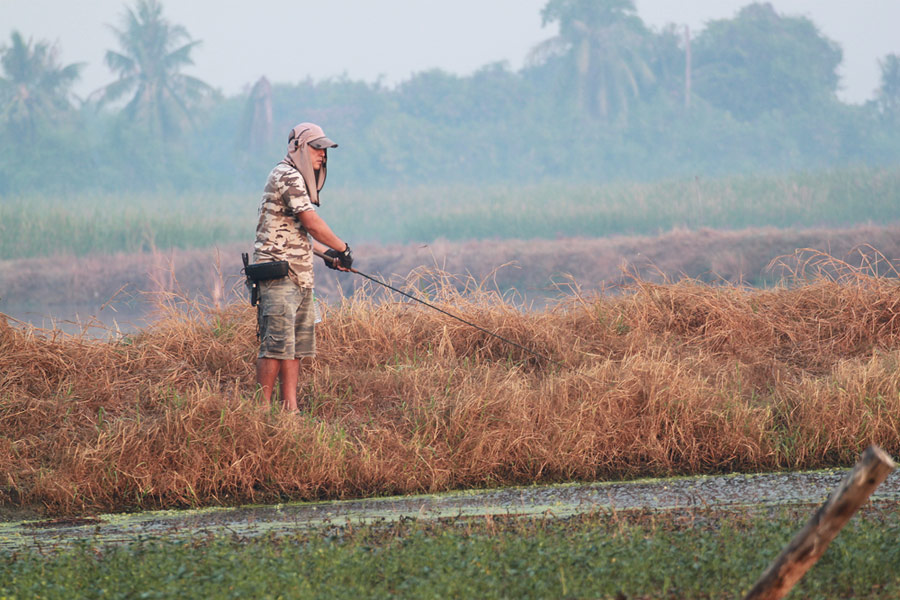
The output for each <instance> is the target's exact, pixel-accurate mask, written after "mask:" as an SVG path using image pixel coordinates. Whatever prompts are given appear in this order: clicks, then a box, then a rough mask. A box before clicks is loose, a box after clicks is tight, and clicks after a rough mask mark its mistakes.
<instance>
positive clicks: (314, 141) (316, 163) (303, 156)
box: [288, 123, 337, 206]
mask: <svg viewBox="0 0 900 600" xmlns="http://www.w3.org/2000/svg"><path fill="white" fill-rule="evenodd" d="M328 148H337V144H335V143H334V142H333V141H331V140H330V139H328V137H326V136H325V132H324V131H322V128H321V127H319V126H318V125H316V124H315V123H300V124H299V125H297V126H296V127H294V128H293V129H291V133H290V135H288V158H290V160H291V162H292V163H293V164H294V166H295V167H296V168H297V170H298V171H300V174H301V175H303V180H304V181H305V182H306V188H307V191H308V192H309V197H310V200H312V202H313V204H315V205H317V206H318V204H319V190H321V189H322V186H324V185H325V176H326V171H327V166H326V165H327V164H328Z"/></svg>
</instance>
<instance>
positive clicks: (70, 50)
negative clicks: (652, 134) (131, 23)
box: [0, 0, 900, 102]
mask: <svg viewBox="0 0 900 600" xmlns="http://www.w3.org/2000/svg"><path fill="white" fill-rule="evenodd" d="M771 1H772V4H773V5H774V6H775V8H776V10H778V11H779V12H781V13H782V14H787V15H805V16H807V17H809V18H811V19H812V20H813V21H814V22H815V23H816V24H817V25H818V27H819V29H820V30H821V31H822V32H823V33H824V34H825V35H826V36H828V37H829V38H831V39H832V40H835V41H837V42H838V43H840V44H841V46H842V48H843V50H844V64H843V66H842V69H841V75H842V78H843V79H842V81H843V88H844V89H843V90H842V92H841V97H842V98H843V99H844V100H846V101H849V102H862V101H865V100H866V99H868V98H870V97H871V96H872V92H873V90H874V89H875V88H876V87H877V86H878V83H879V77H880V71H879V68H878V62H877V61H878V59H880V58H883V57H884V56H885V55H886V54H889V53H892V52H896V53H900V35H898V34H897V24H898V23H900V0H771ZM749 3H750V1H749V0H685V1H684V2H675V1H674V0H637V2H636V4H637V7H638V12H639V13H640V16H641V17H642V18H643V19H644V21H645V22H646V23H647V24H648V25H650V26H652V27H656V28H659V27H662V26H664V25H666V24H667V23H675V24H678V25H688V26H690V28H691V30H692V31H693V32H695V33H696V32H698V31H699V30H701V29H702V27H703V26H704V24H705V23H706V22H707V21H709V20H711V19H719V18H726V17H731V16H733V15H734V14H735V13H736V12H737V10H738V9H739V8H740V7H742V6H745V5H746V4H749ZM129 4H131V3H129ZM544 4H546V0H441V1H435V0H319V1H317V2H310V1H308V0H293V1H289V2H285V1H281V0H254V1H252V2H248V1H236V0H163V6H164V13H165V15H166V16H167V17H168V18H169V19H170V20H171V21H172V22H175V23H178V24H181V25H184V26H185V27H186V28H187V30H188V32H189V33H190V34H191V36H192V37H193V38H194V39H199V40H202V41H203V44H202V46H200V47H199V48H198V49H197V50H195V53H194V59H195V63H196V65H195V67H194V68H193V69H191V70H190V73H191V74H194V75H197V76H199V77H200V78H202V79H204V80H206V81H207V82H208V83H210V84H212V85H214V86H215V87H218V88H220V89H221V90H222V91H223V92H225V93H227V94H233V93H236V92H239V91H241V90H242V89H243V88H244V87H245V86H247V85H248V84H252V83H253V82H254V81H256V80H257V79H258V78H259V77H260V76H262V75H265V76H267V77H268V78H269V79H270V80H271V81H273V82H286V83H292V82H297V81H300V80H302V79H305V78H307V77H312V78H313V79H317V80H318V79H323V78H327V77H337V76H341V75H346V76H347V77H349V78H351V79H363V80H366V81H375V80H376V79H378V78H379V77H380V78H382V79H383V81H384V82H385V83H387V84H393V83H396V82H399V81H402V80H404V79H407V78H408V77H409V76H410V75H411V74H413V73H415V72H418V71H422V70H426V69H430V68H441V69H444V70H446V71H451V72H454V73H459V74H468V73H471V72H472V71H473V70H475V69H477V68H478V67H481V66H483V65H485V64H488V63H491V62H495V61H507V62H508V63H509V65H510V66H511V67H512V68H513V69H518V68H520V67H521V66H522V63H523V60H524V59H525V57H526V55H527V54H528V51H529V50H530V49H531V48H532V47H533V46H534V45H535V44H537V43H538V42H540V41H542V40H544V39H546V38H548V37H551V36H553V35H554V34H555V28H553V27H546V28H542V26H541V19H540V10H541V8H542V7H543V6H544ZM125 5H126V2H124V1H123V0H81V1H73V0H0V35H2V37H0V40H2V42H0V43H2V44H7V43H8V40H9V34H10V32H11V31H12V30H13V29H17V30H19V31H20V32H21V33H22V34H23V35H24V36H25V37H26V38H28V37H32V38H34V39H35V40H50V41H54V42H57V43H58V44H59V48H60V50H61V59H62V61H63V62H65V63H70V62H84V63H87V64H86V65H85V68H84V71H83V77H82V81H81V82H80V83H79V84H78V85H77V86H76V91H77V92H78V93H79V94H80V95H86V94H87V93H89V92H90V91H93V90H95V89H97V88H99V87H100V86H102V85H104V84H106V83H109V82H110V81H111V80H112V75H111V74H110V72H109V71H108V70H107V68H106V67H105V65H104V64H103V54H104V52H105V50H106V49H108V48H114V47H115V38H114V36H113V34H112V32H111V31H110V29H109V27H108V25H117V24H118V23H119V20H120V18H121V15H122V12H123V10H124V7H125Z"/></svg>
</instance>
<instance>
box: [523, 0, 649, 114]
mask: <svg viewBox="0 0 900 600" xmlns="http://www.w3.org/2000/svg"><path fill="white" fill-rule="evenodd" d="M541 17H542V19H543V24H544V25H547V24H548V23H554V22H559V35H558V36H557V37H554V38H551V39H549V40H546V41H544V42H542V43H541V44H539V45H538V46H536V47H535V48H534V49H533V50H532V53H531V60H532V62H542V61H544V60H546V59H547V58H548V57H550V56H554V55H569V56H570V58H571V59H572V60H573V62H574V67H575V71H576V75H577V79H578V99H579V104H580V106H581V107H582V109H583V110H585V111H586V112H587V113H588V114H590V115H592V116H594V117H601V118H602V119H604V120H606V119H608V118H609V116H610V115H611V114H612V113H613V112H614V111H616V110H617V111H618V112H619V113H620V114H621V115H622V117H623V118H627V113H628V105H629V101H630V100H631V99H633V98H637V97H639V95H640V91H641V87H642V85H645V84H648V83H651V82H653V80H654V77H653V72H652V70H651V68H650V66H649V65H648V64H647V61H646V60H645V58H644V56H643V52H642V51H643V46H644V42H645V39H646V34H647V32H646V29H645V27H644V24H643V22H642V21H641V20H640V18H639V17H638V16H637V9H636V8H635V6H634V1H633V0H550V1H549V2H548V3H547V4H546V6H544V9H543V10H542V11H541Z"/></svg>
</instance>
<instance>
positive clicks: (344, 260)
mask: <svg viewBox="0 0 900 600" xmlns="http://www.w3.org/2000/svg"><path fill="white" fill-rule="evenodd" d="M344 245H346V246H347V247H346V248H344V251H343V252H339V253H338V259H339V260H340V261H341V266H342V267H344V268H345V269H348V270H349V269H350V267H352V266H353V255H352V254H351V253H350V244H347V243H346V242H345V243H344Z"/></svg>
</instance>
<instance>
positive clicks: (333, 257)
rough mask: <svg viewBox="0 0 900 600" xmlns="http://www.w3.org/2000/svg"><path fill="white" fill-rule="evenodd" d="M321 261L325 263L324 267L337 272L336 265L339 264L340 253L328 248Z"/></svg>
mask: <svg viewBox="0 0 900 600" xmlns="http://www.w3.org/2000/svg"><path fill="white" fill-rule="evenodd" d="M322 260H323V261H325V266H326V267H328V268H329V269H334V270H335V271H337V268H338V265H339V264H341V253H340V252H338V251H337V250H335V249H333V248H329V249H328V250H326V251H325V256H323V257H322Z"/></svg>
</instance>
